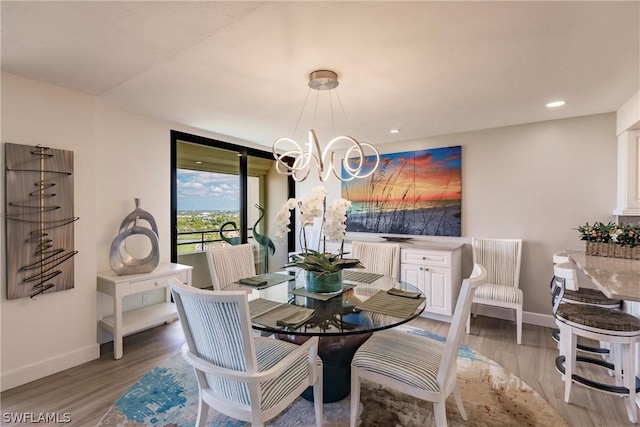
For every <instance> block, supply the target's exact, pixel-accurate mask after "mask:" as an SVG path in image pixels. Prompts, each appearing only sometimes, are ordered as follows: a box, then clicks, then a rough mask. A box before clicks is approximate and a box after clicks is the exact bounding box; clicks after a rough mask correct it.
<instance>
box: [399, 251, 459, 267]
mask: <svg viewBox="0 0 640 427" xmlns="http://www.w3.org/2000/svg"><path fill="white" fill-rule="evenodd" d="M400 254H401V261H400V262H401V263H404V264H420V265H428V266H431V267H451V253H450V252H445V251H430V250H427V249H422V250H411V249H404V248H403V249H402V251H401V253H400Z"/></svg>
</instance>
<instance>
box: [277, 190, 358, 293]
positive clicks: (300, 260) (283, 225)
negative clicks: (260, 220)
mask: <svg viewBox="0 0 640 427" xmlns="http://www.w3.org/2000/svg"><path fill="white" fill-rule="evenodd" d="M349 207H351V202H350V201H348V200H346V199H342V198H340V199H336V200H334V201H333V202H332V203H331V204H329V205H327V191H326V190H325V189H324V188H323V187H322V186H319V187H315V188H314V189H313V190H311V193H310V194H309V195H308V196H307V197H305V198H303V199H293V198H292V199H289V200H287V202H286V203H285V204H284V205H283V206H282V208H281V209H280V211H279V212H278V213H277V214H276V217H275V223H276V228H277V230H278V232H277V234H276V236H275V237H274V239H275V240H276V241H278V242H282V241H283V240H284V237H285V236H286V234H287V233H288V232H289V231H291V230H290V229H289V224H290V223H291V210H292V209H295V208H298V209H299V210H300V224H301V246H302V248H303V251H302V252H301V253H299V254H295V255H292V256H291V262H289V263H287V264H286V265H285V267H298V268H300V269H302V270H304V271H305V274H306V287H307V289H308V290H309V291H311V292H338V291H341V290H342V270H344V269H345V268H363V267H364V266H363V265H362V264H361V263H360V261H359V260H357V259H355V258H345V257H344V256H343V251H342V245H340V252H339V253H338V254H333V253H330V252H326V245H325V242H326V241H327V240H328V241H334V242H341V243H344V235H345V232H346V228H347V226H346V222H347V210H348V209H349ZM317 218H319V219H320V220H321V224H320V231H321V235H322V236H323V237H322V238H321V241H319V242H318V246H320V244H321V243H322V246H323V247H322V251H320V248H318V250H314V249H310V248H309V243H308V239H307V235H306V227H308V226H312V225H313V224H314V223H315V221H316V219H317Z"/></svg>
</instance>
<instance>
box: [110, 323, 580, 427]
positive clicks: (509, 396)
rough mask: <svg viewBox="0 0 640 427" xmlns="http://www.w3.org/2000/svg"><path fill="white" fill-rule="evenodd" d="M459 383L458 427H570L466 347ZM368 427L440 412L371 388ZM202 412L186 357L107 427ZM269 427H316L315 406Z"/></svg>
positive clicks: (429, 421) (343, 420)
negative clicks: (463, 415)
mask: <svg viewBox="0 0 640 427" xmlns="http://www.w3.org/2000/svg"><path fill="white" fill-rule="evenodd" d="M398 329H404V330H405V331H406V332H407V333H413V334H419V335H424V336H428V337H430V338H435V339H439V340H441V341H443V340H444V338H443V337H441V336H438V335H434V334H431V333H430V332H428V331H424V330H422V329H417V328H413V327H410V326H402V327H401V328H398ZM458 381H459V386H460V393H461V395H462V399H463V401H464V407H465V410H466V411H467V415H468V417H469V421H468V422H465V421H464V420H462V418H461V417H460V414H459V413H458V409H457V407H456V405H455V402H454V400H453V397H450V398H449V400H447V420H448V422H449V425H450V426H456V427H457V426H464V427H468V426H487V427H488V426H491V427H496V426H503V427H511V426H545V427H552V426H567V424H566V423H565V422H564V420H563V419H562V418H561V417H560V416H559V415H558V414H557V412H556V411H555V410H554V409H553V408H551V406H550V405H549V404H548V403H547V402H546V401H545V400H544V399H543V398H542V397H541V396H540V395H539V394H538V393H536V392H535V391H534V390H533V389H532V388H531V387H530V386H528V385H527V384H526V383H524V382H523V381H522V380H520V379H519V378H518V377H516V376H514V375H512V374H511V373H509V372H507V371H506V370H505V369H503V368H502V367H501V366H500V365H498V364H497V363H495V362H494V361H492V360H490V359H488V358H486V357H484V356H482V355H481V354H479V353H478V352H476V351H474V350H472V349H470V348H469V347H466V346H461V348H460V353H459V356H458ZM361 402H362V405H361V408H362V409H361V410H362V413H361V414H360V421H359V423H360V424H359V425H360V426H380V427H387V426H406V427H413V426H435V420H434V418H433V407H432V404H431V403H429V402H423V401H420V400H417V399H414V398H412V397H410V396H407V395H404V394H401V393H397V392H395V391H393V390H389V389H385V388H383V387H380V386H378V385H375V384H371V383H367V382H365V383H363V385H362V393H361ZM349 405H350V401H349V398H346V399H344V400H342V401H340V402H335V403H328V404H325V405H324V425H325V426H329V427H331V426H347V425H349ZM197 411H198V389H197V385H196V379H195V374H194V372H193V369H192V368H191V367H190V366H189V365H188V364H187V363H186V362H185V361H184V360H183V359H182V356H181V355H180V354H178V355H176V356H173V357H171V358H169V359H168V360H166V361H165V362H164V363H163V364H162V365H160V366H158V367H156V368H154V369H152V370H151V371H150V372H148V373H147V374H145V375H144V376H143V377H142V378H141V379H140V380H139V381H138V382H137V383H135V384H134V385H133V386H131V388H130V389H129V390H127V392H126V393H125V394H124V395H122V397H120V398H119V399H118V400H117V401H116V402H115V404H114V405H113V407H112V408H111V409H110V410H109V411H108V412H107V413H106V414H105V415H104V417H103V418H102V420H101V421H100V423H99V427H116V426H121V427H135V426H158V427H192V426H194V425H195V422H196V415H197ZM248 425H250V424H249V423H246V422H243V421H238V420H235V419H232V418H229V417H226V416H224V415H222V414H220V413H218V412H216V411H214V410H210V411H209V418H208V423H207V426H208V427H235V426H248ZM267 425H270V426H282V427H298V426H314V425H315V418H314V412H313V403H312V402H308V401H306V400H304V399H298V400H296V401H295V402H294V403H293V404H292V405H291V406H289V408H287V410H285V411H284V412H283V413H282V414H281V415H279V416H278V417H276V418H274V419H273V420H271V421H269V422H268V423H267Z"/></svg>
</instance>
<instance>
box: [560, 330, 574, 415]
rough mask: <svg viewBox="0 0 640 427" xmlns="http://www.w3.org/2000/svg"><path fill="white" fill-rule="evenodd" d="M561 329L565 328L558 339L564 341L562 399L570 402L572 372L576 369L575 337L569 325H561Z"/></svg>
mask: <svg viewBox="0 0 640 427" xmlns="http://www.w3.org/2000/svg"><path fill="white" fill-rule="evenodd" d="M563 329H565V330H566V332H565V333H564V335H561V338H560V340H561V341H564V342H563V343H562V346H563V347H564V351H565V358H564V401H565V402H566V403H571V386H572V385H573V381H572V378H573V372H574V371H575V369H576V344H577V337H576V335H575V334H574V333H573V331H572V330H571V327H569V326H566V325H563Z"/></svg>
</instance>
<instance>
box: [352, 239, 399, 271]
mask: <svg viewBox="0 0 640 427" xmlns="http://www.w3.org/2000/svg"><path fill="white" fill-rule="evenodd" d="M351 257H352V258H356V259H359V260H360V263H361V264H362V265H364V269H362V268H359V269H358V270H357V271H360V272H365V273H376V274H382V275H384V276H391V277H393V278H394V279H396V280H397V279H398V278H399V276H400V245H399V244H397V243H377V242H361V241H353V242H351Z"/></svg>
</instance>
